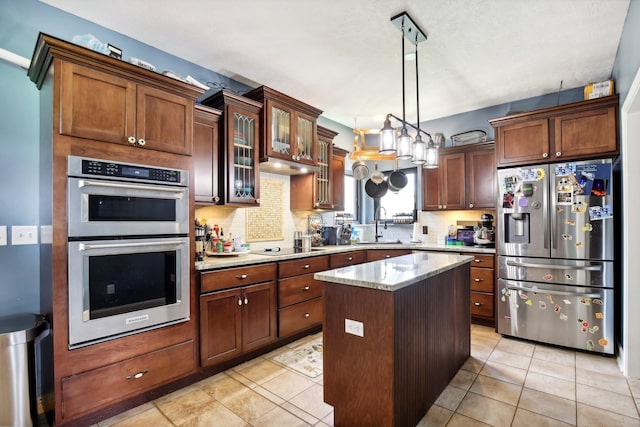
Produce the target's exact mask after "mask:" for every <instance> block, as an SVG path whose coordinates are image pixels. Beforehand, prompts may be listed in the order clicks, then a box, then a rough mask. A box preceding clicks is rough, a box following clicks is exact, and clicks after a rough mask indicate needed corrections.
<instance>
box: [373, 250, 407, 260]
mask: <svg viewBox="0 0 640 427" xmlns="http://www.w3.org/2000/svg"><path fill="white" fill-rule="evenodd" d="M412 252H413V251H412V250H411V249H367V262H371V261H380V260H383V259H387V258H393V257H397V256H402V255H409V254H410V253H412Z"/></svg>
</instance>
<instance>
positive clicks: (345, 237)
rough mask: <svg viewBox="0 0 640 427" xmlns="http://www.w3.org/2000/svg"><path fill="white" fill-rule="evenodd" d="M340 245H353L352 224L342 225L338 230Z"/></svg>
mask: <svg viewBox="0 0 640 427" xmlns="http://www.w3.org/2000/svg"><path fill="white" fill-rule="evenodd" d="M338 244H339V245H350V244H351V224H342V225H341V226H340V229H339V230H338Z"/></svg>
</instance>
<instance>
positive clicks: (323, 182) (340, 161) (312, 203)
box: [291, 126, 346, 210]
mask: <svg viewBox="0 0 640 427" xmlns="http://www.w3.org/2000/svg"><path fill="white" fill-rule="evenodd" d="M336 135H337V133H336V132H334V131H332V130H330V129H326V128H323V127H321V126H318V170H317V172H314V173H312V174H307V175H292V176H291V209H293V210H309V209H327V210H342V209H343V206H344V157H345V155H346V151H344V150H342V149H339V148H335V147H333V138H335V137H336ZM336 202H337V203H336Z"/></svg>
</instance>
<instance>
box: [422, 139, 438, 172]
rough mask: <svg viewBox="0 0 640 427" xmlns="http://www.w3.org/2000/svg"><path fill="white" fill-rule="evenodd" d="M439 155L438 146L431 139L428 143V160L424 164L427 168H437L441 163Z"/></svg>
mask: <svg viewBox="0 0 640 427" xmlns="http://www.w3.org/2000/svg"><path fill="white" fill-rule="evenodd" d="M438 159H439V155H438V148H437V147H436V145H435V144H434V143H433V141H429V144H427V152H426V160H427V162H426V163H425V164H424V167H425V168H426V169H435V168H437V167H438V165H439V160H438Z"/></svg>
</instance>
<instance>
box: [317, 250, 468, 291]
mask: <svg viewBox="0 0 640 427" xmlns="http://www.w3.org/2000/svg"><path fill="white" fill-rule="evenodd" d="M472 260H473V257H472V256H468V255H456V254H441V253H428V252H414V253H412V254H409V255H403V256H399V257H394V258H389V259H385V260H382V261H373V262H367V263H364V264H358V265H353V266H349V267H343V268H336V269H334V270H327V271H322V272H318V273H315V274H314V278H315V279H316V280H322V281H325V282H332V283H339V284H343V285H350V286H359V287H364V288H371V289H378V290H383V291H391V292H393V291H396V290H398V289H402V288H404V287H406V286H410V285H412V284H414V283H417V282H420V281H422V280H425V279H428V278H430V277H433V276H436V275H438V274H440V273H442V272H444V271H447V270H451V269H453V268H455V267H457V266H459V265H462V264H466V263H468V262H471V261H472Z"/></svg>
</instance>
